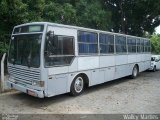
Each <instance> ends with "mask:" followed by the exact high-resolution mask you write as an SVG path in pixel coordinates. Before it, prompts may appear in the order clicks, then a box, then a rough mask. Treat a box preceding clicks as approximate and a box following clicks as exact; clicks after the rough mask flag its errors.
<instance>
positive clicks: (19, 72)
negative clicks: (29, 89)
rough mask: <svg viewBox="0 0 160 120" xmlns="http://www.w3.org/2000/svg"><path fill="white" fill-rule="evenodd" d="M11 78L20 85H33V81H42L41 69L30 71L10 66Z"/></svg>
mask: <svg viewBox="0 0 160 120" xmlns="http://www.w3.org/2000/svg"><path fill="white" fill-rule="evenodd" d="M8 71H9V74H10V76H11V77H12V78H13V79H14V81H15V82H16V83H18V84H23V85H25V84H28V85H32V81H33V80H40V71H39V69H29V68H25V67H16V66H8Z"/></svg>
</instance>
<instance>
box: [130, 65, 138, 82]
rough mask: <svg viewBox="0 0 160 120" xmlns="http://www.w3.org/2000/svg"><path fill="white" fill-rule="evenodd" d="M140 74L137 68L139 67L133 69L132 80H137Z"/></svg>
mask: <svg viewBox="0 0 160 120" xmlns="http://www.w3.org/2000/svg"><path fill="white" fill-rule="evenodd" d="M138 72H139V70H138V67H137V65H135V66H134V67H133V69H132V74H131V78H132V79H135V78H136V77H137V76H138Z"/></svg>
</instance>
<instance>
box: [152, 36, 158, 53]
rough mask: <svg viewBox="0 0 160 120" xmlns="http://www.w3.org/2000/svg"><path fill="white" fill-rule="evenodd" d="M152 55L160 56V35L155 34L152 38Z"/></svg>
mask: <svg viewBox="0 0 160 120" xmlns="http://www.w3.org/2000/svg"><path fill="white" fill-rule="evenodd" d="M151 45H152V53H155V54H160V34H153V35H152V37H151Z"/></svg>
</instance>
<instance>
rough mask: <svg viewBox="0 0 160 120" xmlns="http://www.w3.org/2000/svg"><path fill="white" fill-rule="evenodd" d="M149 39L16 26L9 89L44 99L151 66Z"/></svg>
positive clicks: (67, 28) (55, 27)
mask: <svg viewBox="0 0 160 120" xmlns="http://www.w3.org/2000/svg"><path fill="white" fill-rule="evenodd" d="M150 49H151V47H150V41H149V40H148V39H147V38H141V37H135V36H130V35H124V34H118V33H112V32H106V31H100V30H94V29H88V28H83V27H76V26H69V25H62V24H55V23H48V22H34V23H27V24H22V25H18V26H16V27H14V30H13V33H12V36H11V42H10V50H9V53H8V54H9V56H8V71H9V80H8V81H7V84H8V86H9V87H11V88H14V89H17V90H19V91H22V92H24V93H27V94H29V95H32V96H36V97H39V98H44V97H51V96H55V95H59V94H63V93H68V92H70V93H71V94H72V95H74V96H76V95H79V94H81V93H82V92H83V90H84V88H85V86H86V87H89V86H93V85H97V84H101V83H104V82H107V81H111V80H114V79H118V78H121V77H125V76H129V75H130V76H131V77H132V78H135V77H137V75H138V73H139V72H142V71H145V70H147V69H148V68H149V67H150V62H151V53H150Z"/></svg>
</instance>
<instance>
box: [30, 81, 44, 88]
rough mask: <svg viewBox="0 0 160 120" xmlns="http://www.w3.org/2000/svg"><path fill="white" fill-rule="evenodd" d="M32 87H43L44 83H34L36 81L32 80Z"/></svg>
mask: <svg viewBox="0 0 160 120" xmlns="http://www.w3.org/2000/svg"><path fill="white" fill-rule="evenodd" d="M32 85H33V86H38V87H44V81H36V80H33V81H32Z"/></svg>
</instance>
